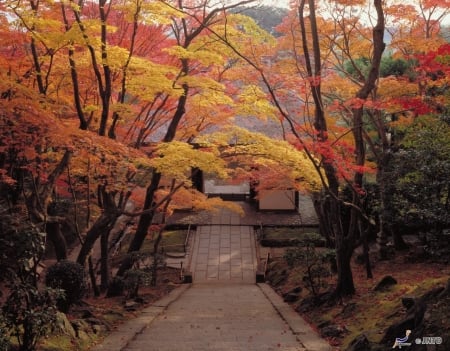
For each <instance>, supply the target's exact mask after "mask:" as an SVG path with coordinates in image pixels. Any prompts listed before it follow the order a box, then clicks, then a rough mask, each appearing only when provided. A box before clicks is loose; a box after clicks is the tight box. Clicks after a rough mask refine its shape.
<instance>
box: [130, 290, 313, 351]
mask: <svg viewBox="0 0 450 351" xmlns="http://www.w3.org/2000/svg"><path fill="white" fill-rule="evenodd" d="M123 350H127V351H137V350H145V351H174V350H182V351H237V350H240V351H253V350H254V351H264V350H283V351H294V350H295V351H297V350H298V351H303V350H306V348H304V347H303V346H302V345H301V344H300V343H299V342H298V341H297V339H296V336H295V335H294V334H293V333H292V332H291V330H290V329H289V325H288V324H287V323H286V322H284V321H283V320H282V319H281V318H280V317H279V316H278V314H277V312H276V311H275V309H274V308H273V306H272V305H271V304H270V303H269V301H268V300H267V299H266V297H265V296H264V294H263V293H262V291H261V290H260V289H259V287H258V286H257V285H255V284H242V285H235V284H234V285H233V284H232V285H230V284H226V283H225V284H223V283H220V284H194V286H192V287H191V288H190V289H188V290H187V291H186V292H185V293H184V294H183V295H182V296H181V298H180V299H178V300H177V301H175V302H174V303H173V304H171V305H170V307H169V309H168V310H167V311H165V312H164V313H163V314H161V315H160V316H158V317H157V318H156V319H155V320H154V321H153V323H152V324H151V325H150V326H149V327H148V328H147V329H145V330H144V331H143V332H142V333H140V334H139V335H137V336H136V338H134V339H133V340H131V341H130V342H129V343H128V345H127V346H126V347H125V348H124V349H123Z"/></svg>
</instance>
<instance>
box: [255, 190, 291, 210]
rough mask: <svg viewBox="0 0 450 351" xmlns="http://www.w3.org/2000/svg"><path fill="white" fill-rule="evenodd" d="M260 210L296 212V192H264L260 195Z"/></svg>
mask: <svg viewBox="0 0 450 351" xmlns="http://www.w3.org/2000/svg"><path fill="white" fill-rule="evenodd" d="M259 209H260V210H295V191H294V190H262V191H261V192H260V193H259Z"/></svg>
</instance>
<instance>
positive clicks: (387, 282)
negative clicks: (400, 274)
mask: <svg viewBox="0 0 450 351" xmlns="http://www.w3.org/2000/svg"><path fill="white" fill-rule="evenodd" d="M395 284H397V280H396V279H395V278H394V277H392V276H390V275H386V276H384V277H383V279H381V280H380V281H379V282H378V284H377V285H376V286H375V288H374V289H373V290H374V291H385V290H388V289H389V288H390V287H392V286H393V285H395Z"/></svg>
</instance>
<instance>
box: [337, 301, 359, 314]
mask: <svg viewBox="0 0 450 351" xmlns="http://www.w3.org/2000/svg"><path fill="white" fill-rule="evenodd" d="M357 307H358V306H357V304H356V303H354V302H352V303H349V304H347V305H345V306H344V307H343V308H342V311H341V312H340V313H339V317H341V318H349V317H351V316H353V315H354V314H355V311H356V309H357Z"/></svg>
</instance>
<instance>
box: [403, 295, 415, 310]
mask: <svg viewBox="0 0 450 351" xmlns="http://www.w3.org/2000/svg"><path fill="white" fill-rule="evenodd" d="M415 303H416V301H415V299H414V297H408V296H405V297H402V305H403V306H404V307H405V308H406V309H407V310H409V309H410V308H411V307H413V306H414V304H415Z"/></svg>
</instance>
